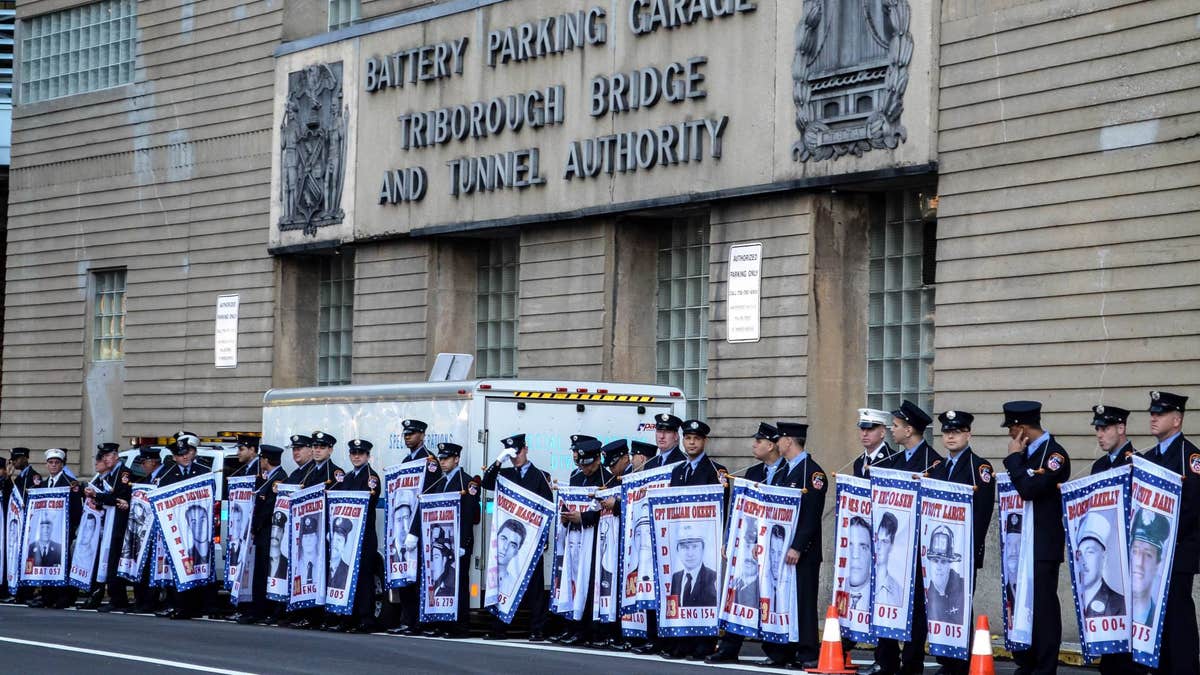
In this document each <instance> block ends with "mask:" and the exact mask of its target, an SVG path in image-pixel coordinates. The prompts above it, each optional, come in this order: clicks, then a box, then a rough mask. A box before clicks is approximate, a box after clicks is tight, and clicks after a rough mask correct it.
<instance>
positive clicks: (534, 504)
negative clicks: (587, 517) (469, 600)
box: [483, 476, 555, 623]
mask: <svg viewBox="0 0 1200 675" xmlns="http://www.w3.org/2000/svg"><path fill="white" fill-rule="evenodd" d="M492 504H493V506H494V512H493V514H492V525H491V531H490V533H489V536H488V556H487V560H488V566H487V570H486V576H485V580H486V585H485V588H486V590H485V593H484V598H483V605H484V607H487V608H488V609H489V610H490V611H491V612H492V614H495V615H496V616H497V617H499V618H500V620H501V621H503V622H504V623H512V620H513V616H514V615H515V614H516V613H517V607H519V606H520V604H521V598H522V597H524V595H525V590H526V589H527V588H528V587H529V584H531V583H536V584H542V583H545V580H544V579H541V578H538V579H532V578H531V577H532V576H533V572H534V569H535V568H536V567H537V563H538V560H540V559H541V557H542V548H543V547H544V546H545V545H546V538H547V537H548V536H549V535H550V524H551V522H552V521H553V520H554V519H555V518H554V503H553V502H551V501H549V500H547V499H544V498H542V497H541V496H540V495H537V494H534V493H532V492H530V491H528V490H526V489H524V488H522V487H521V486H520V485H517V484H516V483H514V482H512V481H510V480H509V479H507V478H505V477H504V476H500V477H498V478H497V479H496V490H495V500H494V501H493V502H492Z"/></svg>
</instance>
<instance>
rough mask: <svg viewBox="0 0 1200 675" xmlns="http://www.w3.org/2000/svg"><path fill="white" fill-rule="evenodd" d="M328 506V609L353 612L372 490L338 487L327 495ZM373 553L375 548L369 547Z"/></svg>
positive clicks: (326, 604)
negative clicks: (372, 549) (364, 490)
mask: <svg viewBox="0 0 1200 675" xmlns="http://www.w3.org/2000/svg"><path fill="white" fill-rule="evenodd" d="M327 501H328V508H329V577H328V579H327V581H326V584H325V611H327V612H332V613H333V614H343V615H346V614H350V613H351V612H352V611H353V610H354V594H355V593H357V592H358V591H359V590H364V592H367V593H370V592H372V589H359V588H357V586H358V567H359V565H360V564H362V556H363V550H362V545H363V538H364V536H365V535H364V533H365V531H366V523H367V509H368V508H370V503H371V493H370V492H363V491H357V490H335V491H333V492H330V493H329V495H328V497H327ZM367 553H368V555H374V553H375V552H374V551H368V552H367Z"/></svg>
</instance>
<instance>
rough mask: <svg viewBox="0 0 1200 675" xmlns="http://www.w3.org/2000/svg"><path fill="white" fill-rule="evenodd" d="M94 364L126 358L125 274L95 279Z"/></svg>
mask: <svg viewBox="0 0 1200 675" xmlns="http://www.w3.org/2000/svg"><path fill="white" fill-rule="evenodd" d="M92 287H93V289H94V292H93V294H92V360H93V361H120V360H122V359H124V358H125V270H103V271H100V272H95V273H93V275H92Z"/></svg>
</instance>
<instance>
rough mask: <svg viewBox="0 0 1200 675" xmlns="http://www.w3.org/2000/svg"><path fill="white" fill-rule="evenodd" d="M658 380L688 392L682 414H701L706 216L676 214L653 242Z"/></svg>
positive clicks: (705, 350)
mask: <svg viewBox="0 0 1200 675" xmlns="http://www.w3.org/2000/svg"><path fill="white" fill-rule="evenodd" d="M656 306H657V307H658V331H657V344H658V357H657V362H658V383H659V384H665V385H667V386H671V387H676V388H678V389H680V390H681V391H683V395H684V396H685V397H686V398H687V415H688V417H689V418H691V419H703V418H704V416H705V408H706V404H707V401H708V398H707V396H706V394H705V390H704V380H705V378H706V377H707V375H708V222H707V220H706V219H681V220H677V221H674V222H672V223H671V224H670V225H669V226H667V227H664V228H663V229H662V231H661V234H660V235H659V244H658V301H657V305H656Z"/></svg>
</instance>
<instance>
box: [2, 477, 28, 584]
mask: <svg viewBox="0 0 1200 675" xmlns="http://www.w3.org/2000/svg"><path fill="white" fill-rule="evenodd" d="M24 534H25V498H24V497H23V496H22V495H21V491H20V490H13V491H12V493H11V494H10V495H9V498H8V506H7V508H5V510H4V583H5V584H6V585H7V586H8V592H9V593H10V594H16V592H17V588H18V587H19V586H20V582H21V562H22V561H21V542H22V541H24V539H23V536H24Z"/></svg>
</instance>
